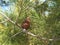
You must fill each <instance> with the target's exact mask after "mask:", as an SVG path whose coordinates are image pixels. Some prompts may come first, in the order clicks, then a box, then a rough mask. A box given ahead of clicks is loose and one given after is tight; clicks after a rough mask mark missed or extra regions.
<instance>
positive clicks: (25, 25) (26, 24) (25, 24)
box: [21, 17, 30, 30]
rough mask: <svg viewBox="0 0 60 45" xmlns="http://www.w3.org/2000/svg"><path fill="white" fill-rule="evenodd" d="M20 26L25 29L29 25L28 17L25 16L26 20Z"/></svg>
mask: <svg viewBox="0 0 60 45" xmlns="http://www.w3.org/2000/svg"><path fill="white" fill-rule="evenodd" d="M21 26H22V28H23V29H26V30H27V29H28V28H29V27H30V18H29V17H27V18H26V20H25V21H24V22H23V23H22V25H21Z"/></svg>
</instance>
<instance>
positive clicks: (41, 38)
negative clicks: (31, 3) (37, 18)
mask: <svg viewBox="0 0 60 45" xmlns="http://www.w3.org/2000/svg"><path fill="white" fill-rule="evenodd" d="M0 14H1V15H2V16H4V17H5V18H6V19H7V20H8V21H9V22H11V23H12V24H14V25H16V26H18V27H19V28H21V26H20V25H19V24H17V23H15V22H13V21H12V20H11V19H10V18H9V17H7V16H6V15H5V14H3V13H2V12H0ZM22 32H24V33H26V34H28V35H31V36H33V37H36V38H38V39H40V40H48V41H53V40H54V39H47V38H44V37H42V36H37V35H35V34H33V33H31V32H28V31H27V30H25V29H22ZM19 33H20V32H18V33H16V34H15V35H13V36H12V37H14V36H16V35H17V34H19Z"/></svg>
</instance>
